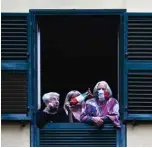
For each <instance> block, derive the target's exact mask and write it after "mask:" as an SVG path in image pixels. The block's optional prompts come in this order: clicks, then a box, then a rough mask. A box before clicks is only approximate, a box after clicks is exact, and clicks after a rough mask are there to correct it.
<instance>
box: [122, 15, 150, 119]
mask: <svg viewBox="0 0 152 148" xmlns="http://www.w3.org/2000/svg"><path fill="white" fill-rule="evenodd" d="M126 55H127V56H126V59H125V67H126V69H125V85H126V86H124V89H125V91H124V97H125V100H126V110H125V118H126V119H128V120H132V119H135V120H152V14H146V13H145V14H141V13H129V14H128V48H127V54H126Z"/></svg>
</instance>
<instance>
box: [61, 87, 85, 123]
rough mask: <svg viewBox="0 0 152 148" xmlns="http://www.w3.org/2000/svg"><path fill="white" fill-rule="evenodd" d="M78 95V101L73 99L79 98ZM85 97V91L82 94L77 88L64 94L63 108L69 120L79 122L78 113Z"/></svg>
mask: <svg viewBox="0 0 152 148" xmlns="http://www.w3.org/2000/svg"><path fill="white" fill-rule="evenodd" d="M78 97H79V98H80V97H81V98H80V101H79V102H78V101H77V100H75V99H79V98H78ZM86 97H87V93H86V94H85V93H84V95H83V94H81V93H80V92H79V91H77V90H72V91H70V92H69V93H68V94H67V95H66V98H65V102H64V107H63V108H64V110H65V112H66V114H67V115H68V116H69V121H70V122H80V114H81V112H82V108H84V107H83V106H84V105H85V101H84V100H85V99H86Z"/></svg>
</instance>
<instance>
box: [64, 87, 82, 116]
mask: <svg viewBox="0 0 152 148" xmlns="http://www.w3.org/2000/svg"><path fill="white" fill-rule="evenodd" d="M80 94H81V93H80V92H79V91H77V90H72V91H70V92H68V93H67V95H66V98H65V101H64V105H63V108H64V110H65V112H66V114H67V115H68V110H67V109H66V107H65V105H66V104H67V103H69V99H70V98H71V97H72V96H74V97H76V96H78V95H80Z"/></svg>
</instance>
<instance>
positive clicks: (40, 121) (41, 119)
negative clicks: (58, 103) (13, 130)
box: [36, 108, 69, 128]
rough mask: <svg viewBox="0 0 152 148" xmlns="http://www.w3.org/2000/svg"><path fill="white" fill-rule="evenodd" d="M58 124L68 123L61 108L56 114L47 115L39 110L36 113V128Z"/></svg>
mask: <svg viewBox="0 0 152 148" xmlns="http://www.w3.org/2000/svg"><path fill="white" fill-rule="evenodd" d="M51 121H52V122H53V123H60V122H69V118H68V116H67V115H66V113H65V111H64V109H63V108H59V109H58V112H57V113H56V114H53V115H52V114H48V113H45V112H43V110H42V109H39V110H38V111H37V113H36V124H37V127H38V128H43V127H44V126H45V125H46V124H47V123H49V122H51Z"/></svg>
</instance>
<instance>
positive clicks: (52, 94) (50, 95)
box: [42, 92, 60, 103]
mask: <svg viewBox="0 0 152 148" xmlns="http://www.w3.org/2000/svg"><path fill="white" fill-rule="evenodd" d="M51 98H56V99H58V100H59V98H60V95H59V94H58V93H56V92H49V93H46V94H44V95H43V97H42V100H43V102H44V103H45V101H47V100H49V99H51Z"/></svg>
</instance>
